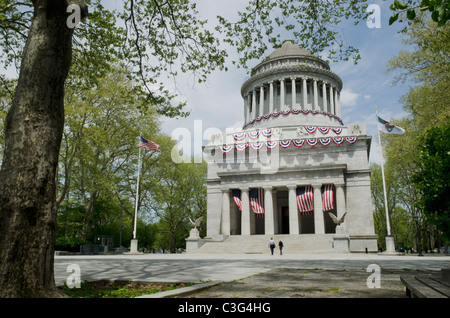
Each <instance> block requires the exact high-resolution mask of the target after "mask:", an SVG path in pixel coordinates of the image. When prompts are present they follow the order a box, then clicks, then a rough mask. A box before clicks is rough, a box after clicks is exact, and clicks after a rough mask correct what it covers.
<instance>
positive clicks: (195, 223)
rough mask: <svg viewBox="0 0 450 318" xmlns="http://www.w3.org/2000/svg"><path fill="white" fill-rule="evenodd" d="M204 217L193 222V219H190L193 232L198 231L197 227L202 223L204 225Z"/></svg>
mask: <svg viewBox="0 0 450 318" xmlns="http://www.w3.org/2000/svg"><path fill="white" fill-rule="evenodd" d="M202 220H203V216H201V217H199V218H198V219H197V220H195V222H194V221H192V220H191V218H189V222H190V223H191V225H192V227H193V230H196V229H197V226H200V223H202Z"/></svg>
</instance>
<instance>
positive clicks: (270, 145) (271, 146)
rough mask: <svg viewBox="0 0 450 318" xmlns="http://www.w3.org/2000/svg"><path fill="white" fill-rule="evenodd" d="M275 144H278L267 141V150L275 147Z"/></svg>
mask: <svg viewBox="0 0 450 318" xmlns="http://www.w3.org/2000/svg"><path fill="white" fill-rule="evenodd" d="M277 144H278V142H276V141H268V142H267V143H266V145H267V148H269V149H274V148H275V147H276V146H277Z"/></svg>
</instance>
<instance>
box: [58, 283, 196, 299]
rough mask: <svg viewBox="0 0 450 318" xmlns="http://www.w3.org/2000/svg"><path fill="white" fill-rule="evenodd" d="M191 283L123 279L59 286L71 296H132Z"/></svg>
mask: <svg viewBox="0 0 450 318" xmlns="http://www.w3.org/2000/svg"><path fill="white" fill-rule="evenodd" d="M191 285H193V284H191V283H188V284H186V283H177V284H162V283H145V282H132V281H130V282H125V281H107V280H102V281H96V282H88V281H84V282H82V283H81V288H69V287H68V286H67V284H64V286H62V287H60V289H61V290H62V291H63V293H64V294H66V295H67V296H68V297H71V298H134V297H137V296H142V295H149V294H154V293H159V292H163V291H166V290H173V289H177V288H181V287H187V286H191Z"/></svg>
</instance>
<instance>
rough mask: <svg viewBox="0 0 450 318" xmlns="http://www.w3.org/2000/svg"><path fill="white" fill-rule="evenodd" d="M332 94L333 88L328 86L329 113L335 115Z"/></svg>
mask: <svg viewBox="0 0 450 318" xmlns="http://www.w3.org/2000/svg"><path fill="white" fill-rule="evenodd" d="M333 100H334V93H333V86H332V85H330V112H331V113H332V114H335V115H336V110H335V109H334V101H333Z"/></svg>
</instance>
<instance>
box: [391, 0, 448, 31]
mask: <svg viewBox="0 0 450 318" xmlns="http://www.w3.org/2000/svg"><path fill="white" fill-rule="evenodd" d="M390 9H391V10H392V11H394V12H395V14H394V15H392V16H391V17H390V18H389V25H391V24H393V23H394V22H395V21H397V20H398V19H399V17H400V16H401V15H402V14H404V13H406V18H407V19H408V20H409V21H414V19H415V18H416V15H417V14H416V12H418V11H429V12H431V19H432V20H433V21H434V22H436V23H437V25H438V26H443V25H444V24H445V23H447V21H448V20H449V19H450V0H422V1H421V2H420V4H418V5H414V4H413V2H412V1H409V2H408V3H405V2H402V1H399V0H394V3H392V4H391V6H390ZM399 21H400V22H401V21H402V20H401V18H400V20H399Z"/></svg>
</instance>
